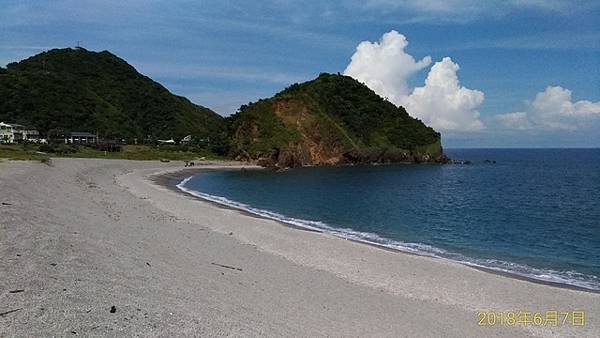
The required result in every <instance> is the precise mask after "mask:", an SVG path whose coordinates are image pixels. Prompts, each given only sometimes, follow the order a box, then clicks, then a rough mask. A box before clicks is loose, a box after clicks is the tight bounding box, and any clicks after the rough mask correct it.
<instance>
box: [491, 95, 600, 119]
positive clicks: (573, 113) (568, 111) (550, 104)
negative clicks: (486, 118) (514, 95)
mask: <svg viewBox="0 0 600 338" xmlns="http://www.w3.org/2000/svg"><path fill="white" fill-rule="evenodd" d="M594 118H600V101H598V102H591V101H587V100H581V101H577V102H573V100H572V97H571V91H570V90H568V89H565V88H563V87H560V86H548V87H547V88H546V89H545V90H544V91H543V92H539V93H537V95H536V96H535V100H533V102H531V103H530V104H529V105H528V109H527V111H526V112H518V113H506V114H499V115H496V117H495V119H496V121H497V122H499V123H500V125H502V126H504V127H506V128H508V129H520V130H525V129H543V130H576V129H578V128H579V127H580V126H582V125H585V124H586V122H588V121H589V120H590V119H594Z"/></svg>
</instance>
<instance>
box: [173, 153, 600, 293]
mask: <svg viewBox="0 0 600 338" xmlns="http://www.w3.org/2000/svg"><path fill="white" fill-rule="evenodd" d="M446 153H447V154H448V156H450V157H451V158H453V159H462V160H469V161H471V164H452V165H437V164H418V165H407V164H404V165H380V166H373V165H360V166H346V167H304V168H297V169H289V170H285V171H281V172H275V171H271V170H244V171H242V170H226V171H213V172H202V173H198V174H196V175H194V176H192V177H189V178H186V179H185V180H183V181H182V182H181V183H180V184H179V185H178V187H179V188H180V189H181V190H183V191H185V192H187V193H190V194H193V195H195V196H197V197H200V198H203V199H206V200H210V201H213V202H215V203H219V204H222V205H225V206H228V207H232V208H237V209H240V210H244V211H247V212H250V213H253V214H255V215H257V216H261V217H266V218H271V219H275V220H278V221H281V222H283V223H287V224H291V225H294V226H297V227H303V228H306V229H311V230H318V231H322V232H328V233H332V234H334V235H337V236H340V237H344V238H349V239H353V240H357V241H362V242H367V243H371V244H376V245H380V246H383V247H387V248H392V249H395V250H399V251H404V252H410V253H415V254H419V255H425V256H432V257H441V258H445V259H450V260H453V261H457V262H460V263H462V264H465V265H469V266H474V267H482V268H487V269H492V270H496V271H501V272H506V273H510V274H514V275H518V276H523V277H528V278H533V279H537V280H540V281H546V282H553V283H560V284H567V285H572V286H577V287H582V288H587V289H592V290H600V149H446ZM306 249H307V250H310V248H306Z"/></svg>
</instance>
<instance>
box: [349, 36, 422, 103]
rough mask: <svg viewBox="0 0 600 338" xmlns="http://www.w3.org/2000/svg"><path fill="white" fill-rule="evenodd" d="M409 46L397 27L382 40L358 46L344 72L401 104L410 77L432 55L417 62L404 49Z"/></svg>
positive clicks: (406, 92) (366, 42)
mask: <svg viewBox="0 0 600 338" xmlns="http://www.w3.org/2000/svg"><path fill="white" fill-rule="evenodd" d="M406 46H408V41H407V40H406V37H405V36H404V35H402V34H400V33H398V32H396V31H394V30H392V31H390V32H388V33H385V34H383V36H382V37H381V39H380V40H379V42H370V41H363V42H361V43H360V44H359V45H358V47H356V52H355V53H354V55H352V59H351V61H350V64H349V65H348V67H346V70H345V71H344V74H346V75H349V76H351V77H353V78H355V79H357V80H359V81H361V82H363V83H364V84H366V85H367V86H368V87H369V88H371V89H372V90H373V91H374V92H376V93H377V94H379V95H380V96H382V97H385V98H387V99H388V100H390V101H391V102H394V103H396V104H399V102H400V101H401V99H402V97H403V96H405V95H407V94H408V89H407V85H406V81H407V80H408V78H409V77H410V76H411V75H413V74H414V73H416V72H418V71H419V70H421V69H423V68H425V67H427V66H428V65H429V64H430V63H431V57H429V56H426V57H424V58H423V59H421V60H420V61H415V59H414V58H413V57H412V56H411V55H409V54H407V53H406V52H405V51H404V49H405V48H406Z"/></svg>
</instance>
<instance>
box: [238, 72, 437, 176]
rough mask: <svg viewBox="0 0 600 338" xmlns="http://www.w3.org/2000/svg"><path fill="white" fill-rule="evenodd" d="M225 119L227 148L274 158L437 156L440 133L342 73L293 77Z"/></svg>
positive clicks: (321, 160)
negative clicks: (286, 84) (229, 138)
mask: <svg viewBox="0 0 600 338" xmlns="http://www.w3.org/2000/svg"><path fill="white" fill-rule="evenodd" d="M231 121H232V125H231V133H232V144H231V151H232V153H233V155H235V156H238V157H241V158H250V159H261V158H262V159H265V158H269V161H271V162H272V163H271V164H274V165H279V166H290V165H302V164H330V163H331V164H338V163H362V162H368V163H372V162H401V161H410V162H414V161H421V160H423V161H430V160H443V159H442V158H440V156H441V155H442V150H441V146H440V134H439V133H437V132H436V131H435V130H433V129H432V128H429V127H427V126H426V125H424V124H423V123H422V122H421V121H419V120H416V119H414V118H412V117H410V116H409V115H408V113H407V112H406V111H405V110H404V108H402V107H397V106H395V105H393V104H392V103H390V102H389V101H386V100H384V99H382V98H381V97H380V96H378V95H377V94H375V93H374V92H373V91H371V90H370V89H369V88H368V87H366V86H365V85H363V84H361V83H360V82H358V81H356V80H354V79H352V78H350V77H347V76H342V75H333V74H325V73H324V74H321V75H320V76H319V77H318V78H317V79H315V80H313V81H309V82H306V83H303V84H294V85H292V86H290V87H288V88H286V89H285V90H284V91H282V92H280V93H278V94H277V95H275V96H274V97H273V98H270V99H265V100H260V101H258V102H256V103H251V104H249V105H244V106H242V107H241V108H240V110H239V112H238V113H237V114H235V115H234V116H232V117H231Z"/></svg>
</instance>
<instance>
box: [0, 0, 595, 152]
mask: <svg viewBox="0 0 600 338" xmlns="http://www.w3.org/2000/svg"><path fill="white" fill-rule="evenodd" d="M598 22H600V3H599V2H598V1H586V0H580V1H577V0H571V1H566V0H565V1H563V0H549V1H542V0H507V1H491V0H490V1H475V0H446V1H441V0H421V1H412V0H396V1H392V0H362V1H355V0H349V1H326V0H321V1H303V2H300V1H287V0H264V1H256V2H250V1H175V0H172V1H157V0H154V1H153V0H146V1H141V0H129V1H122V0H121V1H112V0H104V1H89V0H54V1H27V0H19V1H13V0H8V1H7V0H0V65H5V64H7V63H9V62H13V61H18V60H20V59H23V58H25V57H27V56H30V55H33V54H36V53H38V52H40V51H43V50H46V49H50V48H55V47H68V46H75V45H76V44H77V42H78V41H81V45H82V46H83V47H85V48H87V49H91V50H109V51H111V52H113V53H115V54H117V55H118V56H120V57H122V58H124V59H125V60H127V61H128V62H129V63H131V64H132V65H134V66H135V67H136V68H137V69H138V70H139V71H140V72H141V73H143V74H146V75H148V76H150V77H151V78H153V79H155V80H157V81H159V82H160V83H161V84H163V85H165V86H166V87H167V88H168V89H170V90H171V91H172V92H174V93H176V94H179V95H183V96H186V97H188V98H190V99H191V100H192V101H194V102H195V103H198V104H201V105H205V106H208V107H210V108H212V109H214V110H216V111H217V112H219V113H221V114H223V115H227V114H229V113H232V112H235V110H236V109H237V108H238V107H239V106H240V105H241V104H243V103H247V102H249V101H255V100H257V99H259V98H262V97H268V96H271V95H273V94H274V93H276V92H278V91H280V90H281V89H283V88H284V87H286V86H287V85H289V84H290V83H293V82H302V81H306V80H310V79H312V78H314V77H315V76H316V75H318V73H320V72H344V71H345V70H346V69H347V67H348V66H349V64H350V62H351V57H353V55H354V54H355V52H356V48H357V46H358V45H359V43H361V42H363V41H368V44H369V45H370V46H372V47H373V48H371V49H372V51H373V52H374V53H379V52H378V51H377V50H378V48H379V49H383V48H384V47H385V43H384V42H383V40H381V39H382V37H383V35H384V34H385V33H388V32H391V31H396V32H397V33H398V34H397V35H395V40H393V41H392V42H390V47H394V48H396V47H398V45H396V46H394V44H397V43H402V41H404V40H402V38H401V37H404V39H405V40H406V41H407V42H408V45H407V46H404V47H401V48H400V53H401V54H402V55H409V56H410V57H414V59H415V60H417V61H418V60H421V59H423V58H425V57H427V56H430V58H431V62H430V63H429V64H428V65H427V66H424V67H422V68H420V69H418V70H415V71H412V72H410V75H409V76H405V78H402V79H401V80H402V83H403V84H405V86H404V85H403V87H406V90H404V92H402V93H398V101H397V103H398V104H402V105H403V106H406V107H407V108H408V107H414V108H413V109H412V110H413V111H414V113H413V112H411V110H410V109H409V113H411V114H413V115H415V116H416V117H419V118H421V119H423V120H424V121H425V122H428V123H429V124H432V125H434V127H437V129H440V130H441V131H442V134H443V137H444V145H445V146H447V147H502V146H504V147H556V146H567V147H574V146H584V147H590V146H593V147H599V146H600V131H599V129H598V128H600V110H599V109H600V108H599V107H600V28H598V27H599V25H598ZM376 55H380V54H376ZM444 57H450V59H444ZM368 60H371V58H370V56H368V55H367V56H365V55H363V56H362V59H361V58H359V56H357V57H356V58H355V59H353V62H355V63H356V64H357V65H360V66H361V69H363V70H364V71H363V72H362V73H360V74H358V73H356V75H352V74H350V73H351V72H350V73H348V72H346V73H347V74H349V75H352V76H354V77H356V78H358V79H359V80H361V81H363V82H365V83H369V81H370V80H372V81H374V82H373V83H382V84H383V85H382V87H381V88H382V89H381V90H387V92H386V93H388V92H389V93H392V94H393V93H394V90H396V89H397V88H396V87H394V86H393V85H388V84H390V83H391V82H397V81H395V80H396V79H397V78H394V76H395V73H394V72H389V74H387V73H386V72H385V69H387V68H385V67H386V66H387V64H386V63H384V62H375V63H377V64H372V65H371V64H368V62H369V61H368ZM386 60H387V59H386ZM444 60H446V61H444ZM386 62H390V63H392V64H391V65H390V67H396V68H398V67H400V69H401V68H402V67H403V66H404V65H403V64H401V63H399V61H398V62H396V61H394V60H393V59H390V60H387V61H386ZM454 65H458V66H459V70H453V69H454V68H453V67H454ZM377 67H379V68H377ZM381 67H384V68H381ZM382 69H383V70H384V71H383V73H384V75H381V74H382V72H381V70H382ZM435 69H437V70H438V73H437V74H438V75H439V74H445V75H444V76H446V75H449V76H450V78H451V77H452V74H455V75H456V76H457V79H458V81H459V85H458V87H453V88H446V89H440V91H438V90H437V89H436V88H434V87H432V86H428V85H425V83H426V82H425V79H426V78H429V79H431V80H433V79H434V78H435V76H436V75H435ZM448 72H449V73H448ZM377 74H380V75H377ZM403 74H404V73H403ZM378 76H380V77H381V76H383V77H384V78H378ZM446 78H447V77H442V78H440V81H445V80H444V79H446ZM377 81H379V82H377ZM442 85H443V84H442ZM417 87H420V88H423V90H422V93H421V94H422V95H421V96H419V95H416V94H415V92H417V91H418V90H415V88H417ZM438 89H439V88H438ZM413 90H415V92H413ZM376 91H377V90H376ZM478 92H480V93H482V94H481V95H479V94H477V93H478ZM443 93H446V94H443ZM448 93H449V94H448ZM567 94H568V95H567ZM453 95H454V96H453ZM480 96H481V97H480ZM444 97H456V98H458V99H461V98H462V99H465V98H466V99H469V100H470V99H471V98H478V99H477V100H471V101H469V102H470V103H467V104H466V105H459V106H457V107H454V108H453V109H455V111H454V112H446V111H444V109H445V107H447V106H448V104H447V103H446V102H444V101H443V99H444ZM479 98H481V100H479ZM428 109H429V110H428ZM444 114H446V115H444ZM473 114H479V115H477V116H475V115H473ZM469 119H471V120H470V121H469ZM474 121H475V122H476V123H475V124H473V123H471V122H474ZM467 125H469V126H471V127H469V128H467V127H466V126H467Z"/></svg>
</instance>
